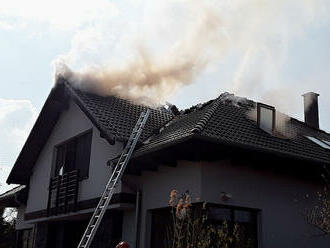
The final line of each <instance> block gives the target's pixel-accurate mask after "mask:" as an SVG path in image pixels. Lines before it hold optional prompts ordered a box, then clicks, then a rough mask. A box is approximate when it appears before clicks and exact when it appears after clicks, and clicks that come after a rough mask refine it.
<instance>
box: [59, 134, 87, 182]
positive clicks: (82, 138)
mask: <svg viewBox="0 0 330 248" xmlns="http://www.w3.org/2000/svg"><path fill="white" fill-rule="evenodd" d="M91 143H92V131H88V132H87V133H86V132H85V133H83V134H81V135H78V136H76V137H74V138H71V139H69V140H68V141H65V142H64V143H61V144H59V145H57V146H56V165H55V170H54V176H62V175H63V174H65V173H68V172H71V171H74V170H78V172H79V178H80V179H85V178H88V172H89V160H90V154H91Z"/></svg>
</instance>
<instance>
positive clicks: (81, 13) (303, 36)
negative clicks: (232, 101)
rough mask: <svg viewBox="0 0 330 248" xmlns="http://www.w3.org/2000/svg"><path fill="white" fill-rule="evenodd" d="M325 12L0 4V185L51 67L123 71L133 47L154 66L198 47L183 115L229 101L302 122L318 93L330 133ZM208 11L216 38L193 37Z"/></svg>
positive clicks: (181, 96) (293, 5)
mask: <svg viewBox="0 0 330 248" xmlns="http://www.w3.org/2000/svg"><path fill="white" fill-rule="evenodd" d="M329 6H330V1H329V0H324V1H323V0H285V1H284V0H277V1H269V0H268V1H266V0H249V1H247V0H237V1H235V3H233V1H228V0H226V1H225V0H224V1H220V0H219V1H212V0H209V1H196V0H168V1H151V0H135V1H134V0H121V1H108V0H95V1H85V0H80V1H76V0H72V1H64V0H58V1H41V0H31V1H22V0H12V1H2V0H0V37H1V39H0V54H1V56H0V68H1V83H0V183H3V182H4V181H5V179H6V177H7V175H8V173H9V171H10V169H11V167H12V165H13V163H14V162H15V159H16V158H17V156H18V154H19V152H20V149H21V147H22V145H23V144H24V142H25V139H26V137H27V135H28V133H29V131H30V129H31V127H32V125H33V123H34V121H35V119H36V117H37V115H38V113H39V111H40V109H41V107H42V105H43V103H44V101H45V99H46V97H47V95H48V93H49V91H50V90H51V88H52V87H53V84H54V70H55V69H54V66H53V64H54V61H58V60H59V59H61V60H64V62H65V63H67V64H68V65H69V66H70V67H71V68H73V69H74V70H78V71H79V70H84V69H85V68H88V67H89V66H94V65H101V64H111V65H117V64H118V65H125V63H126V61H131V60H134V58H135V57H134V56H135V54H136V44H137V43H138V44H141V43H142V44H143V45H144V46H145V47H147V48H148V49H149V51H150V53H152V54H153V56H154V57H155V58H157V59H156V60H157V61H160V60H162V59H164V58H165V57H166V56H167V55H166V54H169V52H168V51H173V50H171V49H172V48H173V47H177V45H178V44H180V45H181V46H182V45H183V46H182V47H187V46H190V45H191V44H196V42H197V44H198V41H199V39H200V38H201V39H202V38H204V40H203V39H202V40H203V43H202V44H203V47H202V48H203V49H204V47H205V53H204V51H203V53H202V55H201V57H202V58H203V59H205V58H206V60H207V62H208V63H207V66H205V67H204V68H203V70H198V73H195V74H194V78H193V79H192V80H191V81H189V82H183V85H184V86H182V87H178V89H177V90H176V91H175V92H171V94H169V95H168V100H169V101H171V102H172V103H174V104H177V105H178V106H179V107H180V108H184V107H188V106H190V105H192V104H197V103H198V102H201V101H207V100H209V99H211V98H214V97H216V96H218V95H219V94H220V93H221V92H224V91H229V92H233V93H235V94H238V95H240V96H245V97H249V98H252V99H254V100H257V101H264V102H266V103H268V104H271V105H274V106H275V107H276V108H278V109H279V110H280V111H282V112H285V113H288V114H290V115H292V116H294V117H296V118H298V119H302V118H303V105H302V97H301V94H303V93H305V92H308V91H315V92H318V93H320V98H319V100H320V102H319V107H320V121H321V123H320V125H321V128H322V129H324V130H327V131H330V108H329V106H330V97H329V96H328V95H329V93H330V46H329V44H330V19H329V16H328V15H329V14H328V13H329V11H328V9H329V8H328V7H329ZM206 9H207V10H209V9H212V11H214V12H215V13H216V15H217V16H218V17H219V18H220V24H219V27H216V29H215V30H216V32H219V35H217V36H211V35H210V34H207V33H206V34H205V33H204V34H200V35H199V34H198V33H194V31H195V30H198V24H199V20H200V19H201V16H203V14H205V13H208V12H205V11H204V10H206ZM203 11H204V12H203ZM213 31H214V30H211V31H210V32H213ZM202 36H207V38H205V37H202ZM190 37H194V40H192V39H190ZM214 37H216V40H214V39H213V38H214ZM214 41H216V42H214ZM222 41H224V42H223V43H222ZM193 47H194V46H193ZM198 49H201V47H198ZM192 52H193V51H192ZM171 56H173V53H172V55H171ZM178 56H179V55H178ZM173 57H174V56H173ZM171 59H172V58H169V61H171ZM198 59H201V58H198ZM110 62H111V63H110ZM7 188H8V187H7V186H5V185H3V187H2V188H0V192H1V191H3V190H4V189H7Z"/></svg>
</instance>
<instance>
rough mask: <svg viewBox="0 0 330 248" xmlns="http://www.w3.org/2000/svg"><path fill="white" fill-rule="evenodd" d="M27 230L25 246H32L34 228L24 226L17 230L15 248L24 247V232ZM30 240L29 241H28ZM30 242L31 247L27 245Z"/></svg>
mask: <svg viewBox="0 0 330 248" xmlns="http://www.w3.org/2000/svg"><path fill="white" fill-rule="evenodd" d="M26 232H28V233H29V234H28V240H27V242H28V243H27V247H26V248H33V245H34V228H32V227H31V228H25V229H20V230H17V241H16V246H17V248H25V247H24V241H25V240H24V233H26ZM30 242H31V243H30ZM29 244H31V247H29V246H30V245H29Z"/></svg>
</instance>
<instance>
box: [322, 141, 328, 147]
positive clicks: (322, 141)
mask: <svg viewBox="0 0 330 248" xmlns="http://www.w3.org/2000/svg"><path fill="white" fill-rule="evenodd" d="M322 142H323V143H326V144H327V145H329V146H330V141H328V140H322Z"/></svg>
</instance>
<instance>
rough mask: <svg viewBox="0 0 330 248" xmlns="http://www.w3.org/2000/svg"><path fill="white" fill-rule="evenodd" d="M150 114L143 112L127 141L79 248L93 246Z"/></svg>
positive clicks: (147, 111)
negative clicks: (96, 234)
mask: <svg viewBox="0 0 330 248" xmlns="http://www.w3.org/2000/svg"><path fill="white" fill-rule="evenodd" d="M149 114H150V109H147V110H146V111H143V112H142V113H141V115H140V117H139V119H138V121H137V123H136V125H135V127H134V129H133V131H132V133H131V135H130V137H129V139H128V141H127V144H126V146H125V148H124V150H123V151H122V153H121V155H120V158H119V160H118V162H117V164H116V166H115V167H114V170H113V172H112V175H111V177H110V179H109V181H108V183H107V185H106V187H105V190H104V192H103V194H102V196H101V199H100V201H99V203H98V204H97V207H96V209H95V211H94V213H93V216H92V218H91V219H90V221H89V223H88V226H87V228H86V230H85V232H84V235H83V236H82V238H81V240H80V242H79V245H78V248H88V247H90V245H91V244H92V241H93V238H94V235H95V233H96V232H97V229H98V227H99V225H100V223H101V221H102V218H103V216H104V214H105V212H106V210H107V208H108V206H109V203H110V201H111V198H112V196H113V194H114V192H115V188H116V186H117V184H118V182H119V181H120V180H121V177H122V175H123V174H124V171H125V169H126V166H127V164H128V162H129V160H130V158H131V155H132V153H133V151H134V148H135V146H136V143H137V141H138V140H139V137H140V135H141V133H142V131H143V128H144V125H145V124H146V122H147V120H148V117H149Z"/></svg>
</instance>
